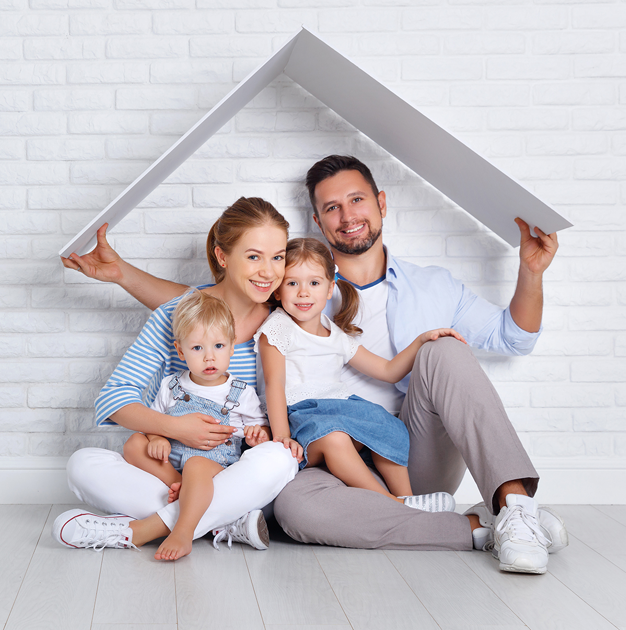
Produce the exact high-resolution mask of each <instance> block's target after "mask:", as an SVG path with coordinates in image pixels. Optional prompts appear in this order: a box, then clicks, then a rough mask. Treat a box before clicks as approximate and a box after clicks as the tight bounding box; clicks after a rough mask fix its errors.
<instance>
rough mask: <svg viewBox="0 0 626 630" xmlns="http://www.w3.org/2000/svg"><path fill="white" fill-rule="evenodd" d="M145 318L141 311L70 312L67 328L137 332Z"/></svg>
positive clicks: (89, 330)
mask: <svg viewBox="0 0 626 630" xmlns="http://www.w3.org/2000/svg"><path fill="white" fill-rule="evenodd" d="M146 319H147V317H146V314H145V313H144V312H143V311H141V312H119V313H112V312H106V313H92V312H87V313H70V314H69V323H70V325H69V329H70V331H72V332H97V333H106V332H128V333H130V332H135V333H138V332H139V331H140V330H141V328H142V326H143V325H144V323H145V322H146Z"/></svg>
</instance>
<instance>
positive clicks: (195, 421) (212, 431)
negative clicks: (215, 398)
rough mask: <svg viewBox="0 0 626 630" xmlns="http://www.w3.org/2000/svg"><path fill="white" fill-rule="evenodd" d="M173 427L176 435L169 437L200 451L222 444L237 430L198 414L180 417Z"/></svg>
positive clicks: (215, 419) (203, 414) (205, 415)
mask: <svg viewBox="0 0 626 630" xmlns="http://www.w3.org/2000/svg"><path fill="white" fill-rule="evenodd" d="M175 426H176V434H175V435H170V437H173V438H174V439H176V440H178V441H179V442H182V443H183V444H186V445H187V446H191V447H192V448H197V449H200V450H201V451H210V450H211V449H212V448H215V447H216V446H219V445H220V444H224V443H225V442H226V441H227V440H230V437H231V435H232V434H233V433H234V432H235V431H236V430H237V429H235V427H231V426H230V425H228V424H220V421H219V420H218V419H217V418H214V417H213V416H209V415H207V414H205V413H199V412H195V413H188V414H186V415H184V416H180V422H178V421H177V422H176V425H175Z"/></svg>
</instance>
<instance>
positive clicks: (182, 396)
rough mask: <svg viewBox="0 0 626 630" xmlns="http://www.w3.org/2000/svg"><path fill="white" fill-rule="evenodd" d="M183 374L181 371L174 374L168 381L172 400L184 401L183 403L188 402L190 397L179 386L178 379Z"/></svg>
mask: <svg viewBox="0 0 626 630" xmlns="http://www.w3.org/2000/svg"><path fill="white" fill-rule="evenodd" d="M183 374H184V372H183V371H182V370H181V371H180V372H177V373H176V374H174V378H173V379H172V380H171V381H170V384H169V388H170V391H171V392H172V397H173V398H174V400H184V401H185V402H189V400H190V396H189V394H188V393H187V392H186V391H185V390H184V389H183V388H182V386H181V384H180V379H181V377H182V375H183Z"/></svg>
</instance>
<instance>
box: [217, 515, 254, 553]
mask: <svg viewBox="0 0 626 630" xmlns="http://www.w3.org/2000/svg"><path fill="white" fill-rule="evenodd" d="M247 520H248V515H247V514H244V515H243V516H242V517H241V518H239V519H237V520H236V521H233V522H232V523H229V524H228V525H224V527H222V528H219V529H216V530H214V531H213V535H214V538H213V546H214V547H215V548H216V549H217V550H218V551H219V549H220V546H219V543H221V542H222V541H223V540H226V539H228V540H227V544H228V548H229V549H230V548H232V546H233V540H234V541H235V542H244V543H248V544H250V540H249V538H248V536H247V534H246V533H245V528H244V527H243V526H244V525H245V522H246V521H247Z"/></svg>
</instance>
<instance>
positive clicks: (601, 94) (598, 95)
mask: <svg viewBox="0 0 626 630" xmlns="http://www.w3.org/2000/svg"><path fill="white" fill-rule="evenodd" d="M615 101H616V99H615V88H614V87H613V86H612V85H598V84H595V83H571V84H566V83H559V85H558V86H556V85H536V86H535V87H534V88H533V102H534V103H536V104H537V105H612V104H613V103H615Z"/></svg>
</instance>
